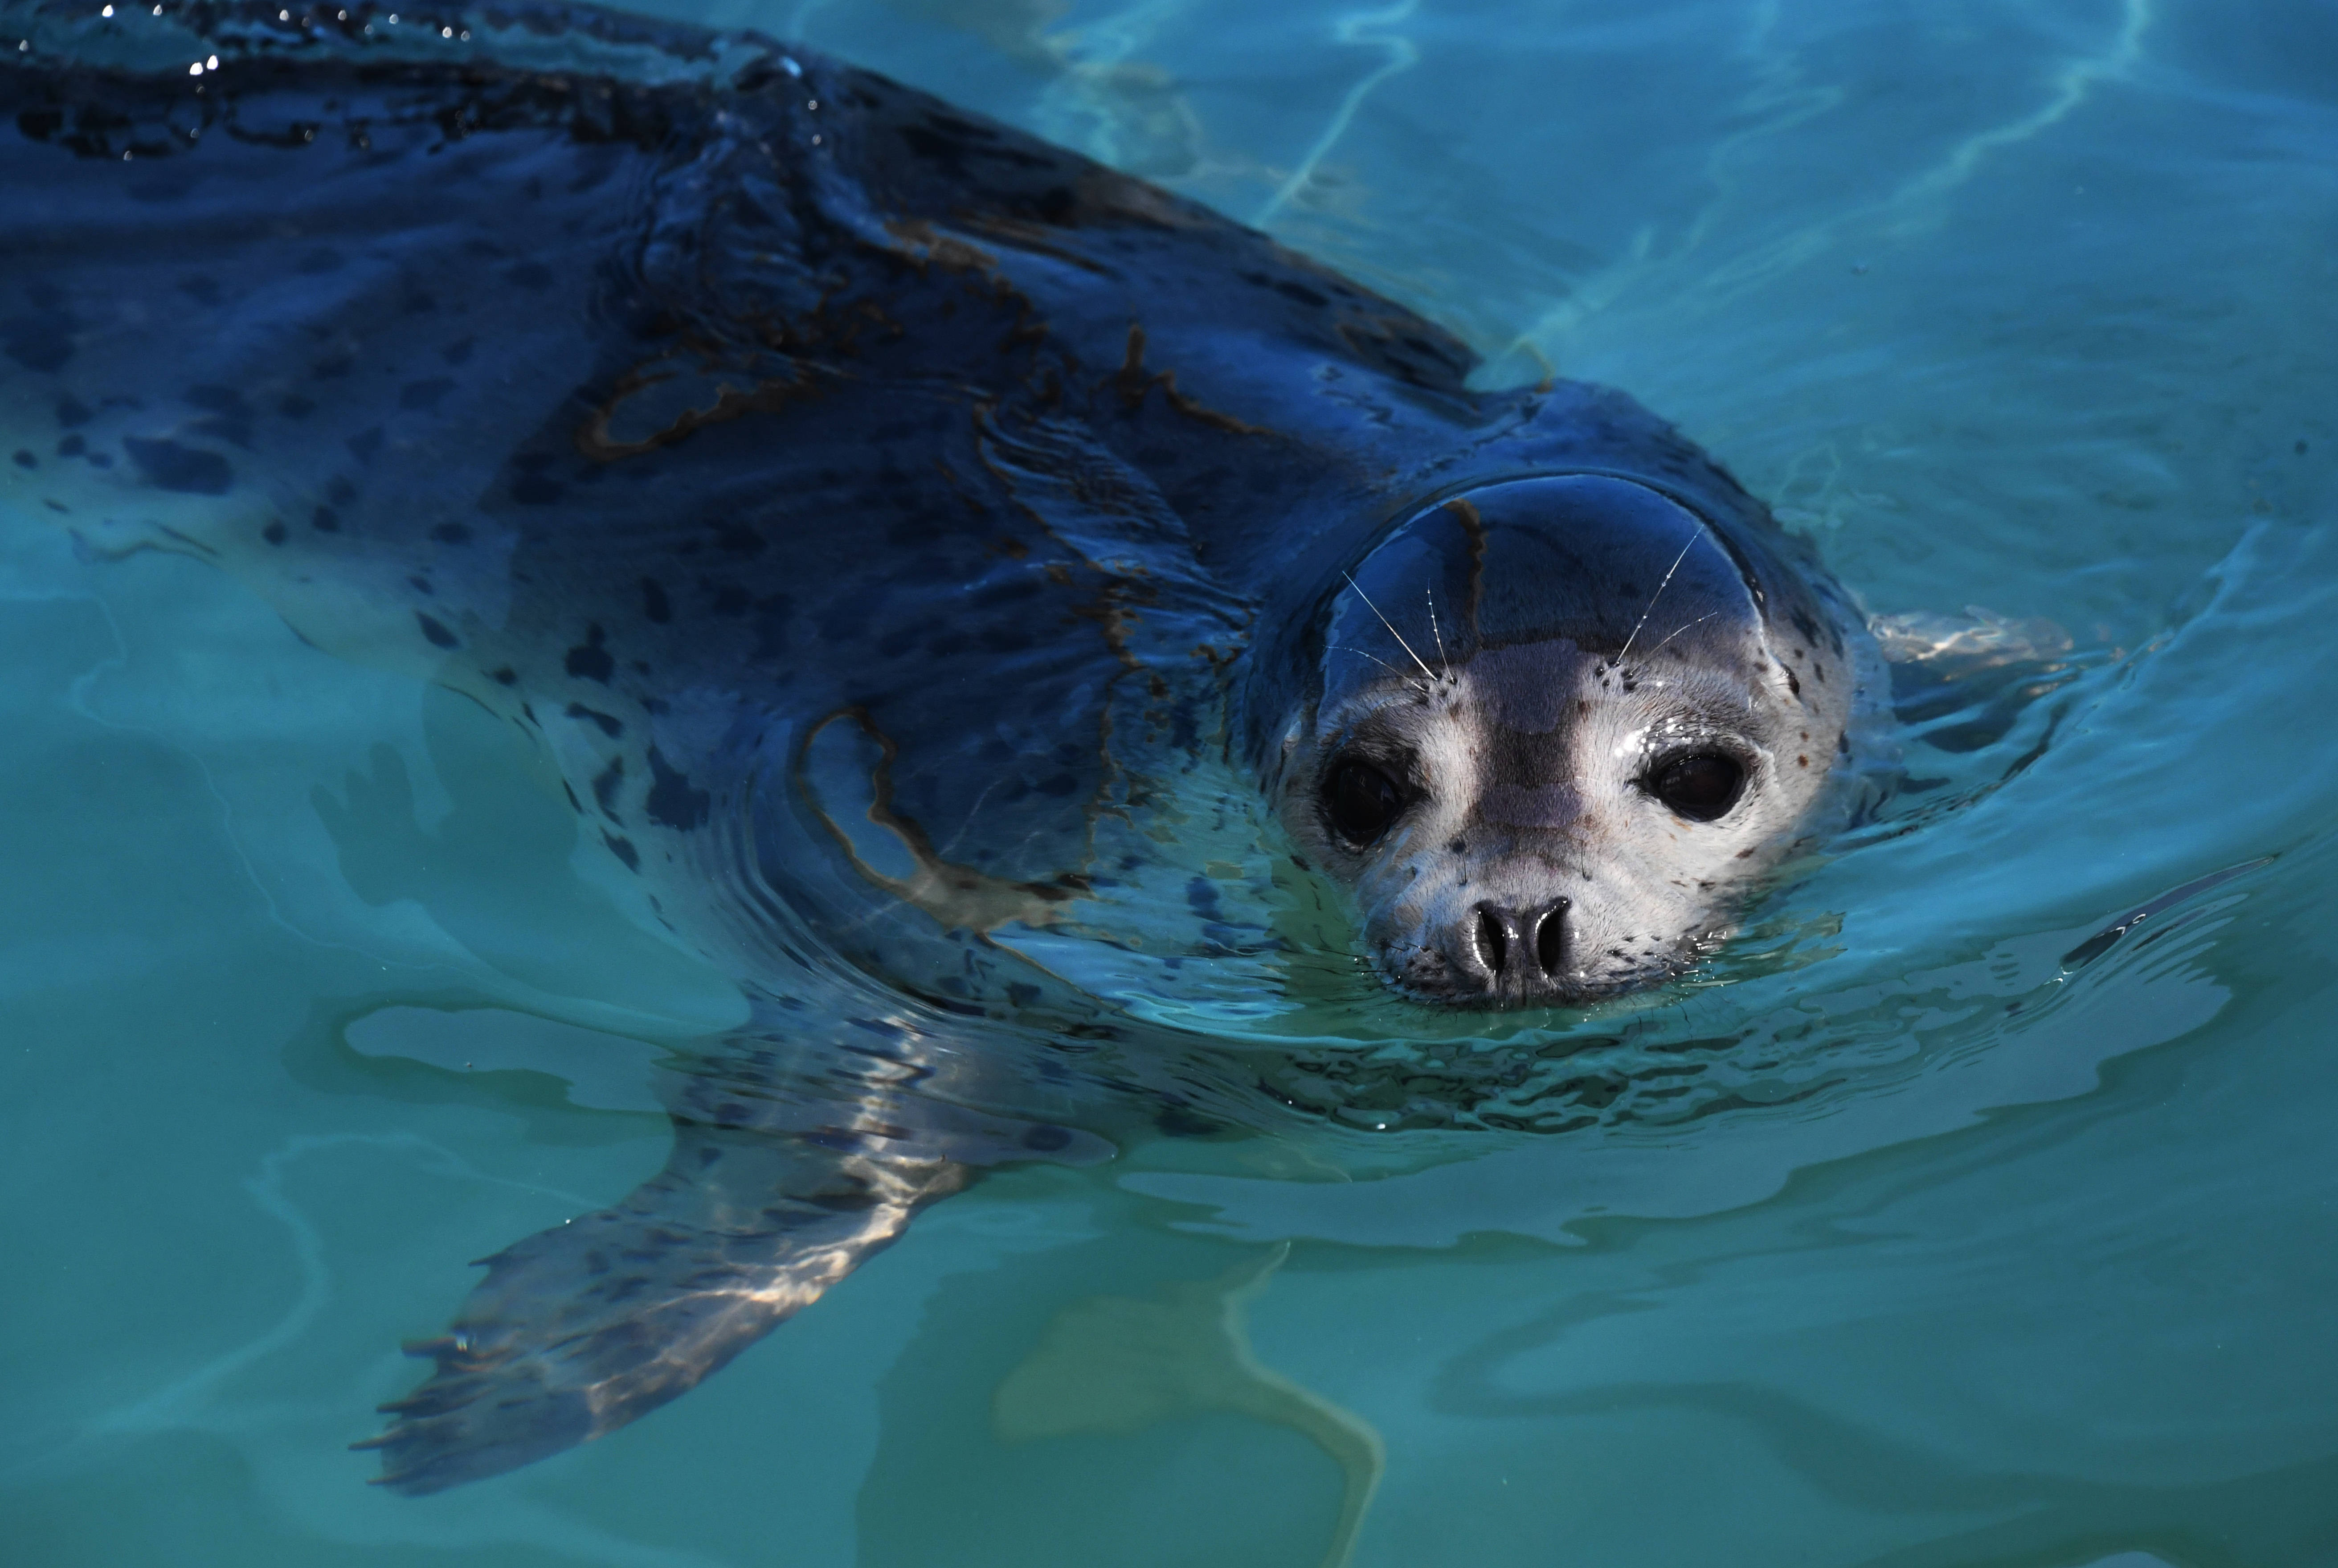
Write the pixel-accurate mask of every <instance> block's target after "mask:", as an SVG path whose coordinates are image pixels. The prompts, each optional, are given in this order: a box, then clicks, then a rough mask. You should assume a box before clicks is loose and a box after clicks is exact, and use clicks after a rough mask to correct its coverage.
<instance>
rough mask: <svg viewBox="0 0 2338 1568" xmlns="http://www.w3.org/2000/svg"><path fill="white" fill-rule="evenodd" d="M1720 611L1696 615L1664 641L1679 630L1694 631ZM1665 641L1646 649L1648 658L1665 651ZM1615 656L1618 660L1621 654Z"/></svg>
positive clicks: (1678, 632) (1671, 637)
mask: <svg viewBox="0 0 2338 1568" xmlns="http://www.w3.org/2000/svg"><path fill="white" fill-rule="evenodd" d="M1720 613H1721V612H1720V611H1718V610H1714V611H1711V612H1709V613H1705V614H1703V615H1700V616H1698V617H1697V618H1696V619H1695V620H1694V621H1692V622H1689V623H1688V624H1687V625H1685V626H1683V627H1681V628H1680V630H1679V631H1676V632H1673V633H1672V634H1671V636H1668V637H1666V638H1665V642H1671V641H1672V640H1673V638H1674V637H1677V636H1679V635H1680V634H1681V632H1693V631H1695V629H1696V628H1697V627H1699V626H1702V625H1704V623H1705V622H1708V621H1710V620H1712V619H1713V618H1714V616H1715V615H1718V614H1720ZM1665 642H1659V643H1657V644H1656V645H1655V647H1653V648H1651V649H1649V650H1648V657H1649V658H1651V659H1653V658H1655V656H1656V655H1657V654H1659V653H1661V652H1664V651H1665ZM1616 658H1617V659H1618V660H1619V661H1620V660H1621V659H1622V658H1623V655H1622V654H1620V653H1619V654H1617V655H1616Z"/></svg>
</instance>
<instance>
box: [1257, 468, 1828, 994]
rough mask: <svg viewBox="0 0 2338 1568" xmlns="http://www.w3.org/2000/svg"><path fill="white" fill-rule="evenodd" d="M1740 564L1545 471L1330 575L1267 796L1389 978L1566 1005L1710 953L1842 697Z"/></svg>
mask: <svg viewBox="0 0 2338 1568" xmlns="http://www.w3.org/2000/svg"><path fill="white" fill-rule="evenodd" d="M1763 564H1764V562H1763V560H1762V559H1761V557H1760V554H1758V553H1757V551H1756V550H1755V549H1753V548H1749V547H1748V546H1747V544H1745V543H1744V542H1741V541H1739V540H1736V539H1734V538H1733V537H1732V536H1731V535H1730V534H1724V532H1723V531H1721V530H1720V529H1717V528H1716V527H1714V525H1713V524H1711V523H1709V522H1708V521H1707V520H1706V519H1705V518H1704V517H1703V516H1701V515H1698V514H1697V513H1695V512H1694V511H1691V510H1689V509H1688V508H1687V507H1686V506H1684V505H1681V504H1679V503H1678V502H1676V501H1675V500H1673V499H1671V498H1670V497H1668V496H1666V495H1663V494H1661V493H1659V492H1658V491H1656V490H1655V489H1652V488H1649V487H1648V486H1646V485H1641V484H1637V483H1635V482H1633V481H1630V480H1626V479H1621V478H1615V477H1608V476H1605V475H1555V476H1547V477H1539V478H1529V479H1520V480H1514V481H1510V482H1507V483H1502V484H1497V485H1487V486H1483V487H1480V488H1478V489H1474V490H1470V491H1467V492H1464V493H1462V494H1461V495H1457V496H1454V497H1451V498H1449V499H1448V500H1445V501H1443V502H1441V503H1439V504H1438V505H1433V506H1431V507H1429V509H1428V510H1426V511H1424V512H1421V513H1419V515H1415V516H1413V517H1412V518H1411V519H1410V520H1409V521H1408V522H1406V523H1404V524H1402V525H1400V527H1399V528H1398V529H1397V530H1396V531H1395V532H1394V533H1392V534H1390V535H1389V536H1387V537H1386V538H1385V539H1384V540H1383V541H1382V542H1381V543H1380V544H1379V546H1378V547H1377V548H1375V549H1374V550H1373V551H1372V552H1371V553H1370V554H1369V555H1368V556H1366V558H1365V559H1364V560H1363V561H1362V562H1361V564H1359V565H1358V566H1357V567H1356V568H1355V569H1354V571H1353V572H1352V573H1350V574H1349V575H1348V576H1347V578H1346V580H1345V581H1344V582H1343V583H1341V586H1340V587H1339V589H1338V591H1337V592H1336V593H1334V594H1333V595H1332V596H1331V600H1330V603H1329V604H1328V607H1327V612H1326V620H1325V622H1324V628H1323V634H1322V640H1321V669H1320V671H1319V672H1318V673H1319V677H1320V685H1319V687H1318V690H1319V691H1320V694H1321V695H1320V699H1319V700H1318V701H1316V702H1315V704H1314V705H1313V707H1312V709H1311V711H1304V712H1302V714H1301V715H1300V716H1299V717H1298V718H1296V719H1294V720H1293V721H1292V724H1291V726H1290V728H1289V730H1288V731H1287V732H1286V734H1285V737H1284V740H1283V746H1282V768H1281V769H1280V778H1279V779H1278V780H1277V781H1276V782H1277V786H1278V788H1279V790H1280V799H1279V801H1278V803H1277V804H1278V808H1279V809H1280V811H1281V814H1282V820H1283V823H1284V825H1285V827H1286V828H1287V829H1288V830H1289V832H1290V833H1291V835H1292V838H1294V839H1295V840H1296V841H1297V842H1298V843H1299V844H1300V845H1301V846H1302V849H1303V850H1304V851H1305V852H1306V853H1307V854H1308V855H1309V856H1310V857H1311V858H1312V859H1313V860H1315V861H1316V863H1318V864H1319V865H1321V867H1324V868H1325V869H1326V870H1328V871H1329V872H1330V873H1331V875H1332V876H1333V877H1336V878H1338V879H1339V880H1340V881H1341V882H1343V883H1344V884H1346V885H1347V886H1348V887H1350V888H1351V889H1352V891H1353V894H1354V897H1355V898H1356V901H1357V904H1358V907H1359V910H1358V912H1359V915H1360V916H1361V922H1360V923H1361V930H1362V935H1363V937H1364V940H1365V942H1366V944H1367V946H1368V947H1369V949H1370V954H1371V956H1372V960H1373V963H1374V965H1376V967H1377V968H1378V969H1379V971H1380V975H1382V977H1383V978H1384V979H1385V980H1386V981H1387V982H1388V983H1389V984H1390V985H1391V986H1392V987H1394V988H1395V989H1396V990H1398V991H1399V992H1400V993H1402V994H1404V995H1410V996H1412V997H1415V998H1417V999H1419V1000H1423V1001H1430V1002H1440V1003H1449V1004H1455V1005H1464V1006H1478V1007H1500V1006H1547V1005H1554V1004H1577V1003H1584V1002H1588V1001H1592V1000H1596V999H1598V998H1601V997H1605V996H1609V995H1616V994H1619V993H1621V992H1624V991H1627V990H1631V989H1635V988H1636V987H1639V986H1643V985H1650V984H1654V983H1655V982H1657V981H1660V980H1663V979H1665V978H1666V977H1669V976H1671V975H1675V974H1678V973H1679V972H1680V971H1682V970H1683V969H1685V968H1686V967H1688V966H1689V965H1691V964H1693V963H1694V962H1695V960H1696V958H1697V957H1698V956H1700V955H1701V954H1702V953H1703V952H1704V951H1705V950H1706V949H1707V948H1708V947H1709V946H1712V945H1713V944H1714V942H1715V941H1717V940H1718V938H1719V937H1720V936H1722V935H1724V934H1725V932H1726V929H1727V926H1728V924H1729V920H1730V917H1731V913H1732V908H1733V906H1734V903H1735V902H1736V899H1737V897H1738V895H1739V894H1740V893H1741V892H1742V890H1743V889H1744V885H1745V884H1746V882H1747V880H1748V878H1749V877H1750V876H1752V875H1753V874H1755V873H1757V872H1759V871H1761V870H1763V869H1766V868H1767V867H1770V866H1772V865H1773V864H1775V863H1776V862H1777V861H1778V860H1780V859H1781V858H1783V856H1784V854H1785V853H1786V852H1787V850H1788V849H1789V848H1791V846H1792V844H1793V840H1794V837H1795V830H1796V828H1798V827H1799V826H1800V825H1802V824H1803V823H1804V821H1805V820H1806V819H1807V818H1809V817H1810V815H1811V814H1812V808H1813V806H1814V805H1815V804H1816V803H1817V802H1818V801H1819V800H1820V799H1822V796H1823V795H1824V793H1825V784H1826V780H1827V778H1828V775H1829V773H1830V771H1831V765H1832V763H1833V761H1834V760H1835V759H1836V757H1837V756H1838V755H1839V754H1840V753H1842V751H1843V750H1844V749H1845V746H1846V742H1845V740H1844V738H1843V737H1844V732H1845V728H1846V725H1847V724H1848V722H1849V720H1850V718H1851V708H1852V687H1853V685H1854V681H1853V680H1852V678H1851V675H1850V673H1849V671H1848V670H1847V668H1846V666H1845V662H1844V654H1843V652H1842V649H1841V647H1840V646H1839V643H1838V642H1837V641H1836V640H1832V639H1829V638H1827V637H1826V636H1824V635H1823V634H1822V633H1821V632H1819V630H1818V629H1817V628H1814V627H1813V628H1809V629H1808V630H1807V631H1805V632H1804V634H1803V635H1799V636H1798V635H1796V634H1795V633H1796V631H1797V630H1801V628H1797V627H1791V626H1790V627H1789V628H1788V629H1787V632H1786V635H1785V636H1784V637H1783V638H1781V637H1780V636H1778V635H1777V634H1776V632H1775V629H1773V626H1772V624H1771V615H1772V613H1773V605H1772V604H1771V603H1770V602H1769V601H1770V595H1769V594H1768V593H1765V585H1764V582H1763V577H1764V573H1763V570H1762V568H1763ZM1795 619H1796V620H1797V621H1807V619H1808V617H1807V616H1803V615H1797V616H1796V617H1795Z"/></svg>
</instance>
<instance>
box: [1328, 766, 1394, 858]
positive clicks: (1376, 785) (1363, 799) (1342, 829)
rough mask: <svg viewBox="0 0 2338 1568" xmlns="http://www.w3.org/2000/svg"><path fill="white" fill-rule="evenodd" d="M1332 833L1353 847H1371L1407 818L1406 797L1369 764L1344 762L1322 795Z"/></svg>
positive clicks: (1334, 771) (1332, 774)
mask: <svg viewBox="0 0 2338 1568" xmlns="http://www.w3.org/2000/svg"><path fill="white" fill-rule="evenodd" d="M1323 813H1324V815H1325V816H1327V817H1329V818H1331V828H1332V831H1334V832H1336V833H1338V834H1339V835H1340V837H1341V838H1345V839H1346V840H1348V841H1349V842H1350V843H1351V844H1358V845H1361V844H1370V842H1372V840H1374V839H1375V838H1379V837H1380V835H1381V834H1383V833H1385V832H1387V831H1388V830H1389V827H1390V824H1391V823H1393V822H1394V821H1395V820H1396V819H1397V818H1399V817H1400V816H1402V815H1403V814H1404V797H1403V795H1402V794H1400V793H1399V791H1398V789H1397V787H1396V784H1395V782H1394V781H1393V780H1391V779H1390V778H1389V776H1388V775H1387V774H1385V773H1383V772H1381V771H1380V769H1377V768H1375V767H1373V766H1371V765H1370V763H1368V762H1342V763H1341V764H1340V765H1339V766H1338V767H1337V768H1335V769H1332V770H1331V787H1330V788H1329V789H1325V790H1324V791H1323Z"/></svg>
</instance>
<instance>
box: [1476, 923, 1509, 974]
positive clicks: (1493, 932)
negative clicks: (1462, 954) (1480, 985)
mask: <svg viewBox="0 0 2338 1568" xmlns="http://www.w3.org/2000/svg"><path fill="white" fill-rule="evenodd" d="M1509 947H1510V937H1509V933H1508V932H1507V931H1504V930H1503V929H1502V923H1501V921H1500V920H1498V919H1497V918H1496V917H1495V915H1494V912H1493V911H1492V910H1490V909H1480V910H1478V957H1480V958H1482V959H1484V960H1485V961H1486V970H1487V973H1488V974H1491V975H1499V974H1500V973H1501V972H1502V960H1503V959H1505V958H1507V957H1508V956H1509Z"/></svg>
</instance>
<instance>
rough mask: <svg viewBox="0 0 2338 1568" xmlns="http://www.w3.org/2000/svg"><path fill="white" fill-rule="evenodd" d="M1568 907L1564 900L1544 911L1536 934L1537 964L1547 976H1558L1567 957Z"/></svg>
mask: <svg viewBox="0 0 2338 1568" xmlns="http://www.w3.org/2000/svg"><path fill="white" fill-rule="evenodd" d="M1566 957H1567V900H1566V899H1564V898H1562V899H1560V900H1559V901H1558V902H1557V903H1556V904H1554V905H1552V906H1551V907H1549V908H1548V909H1547V910H1546V911H1544V913H1543V917H1542V923H1541V925H1540V926H1539V927H1538V928H1537V930H1536V932H1535V962H1536V963H1537V964H1539V965H1542V972H1543V973H1544V974H1546V975H1557V973H1558V966H1559V965H1560V964H1561V963H1562V962H1564V961H1565V959H1566Z"/></svg>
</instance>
